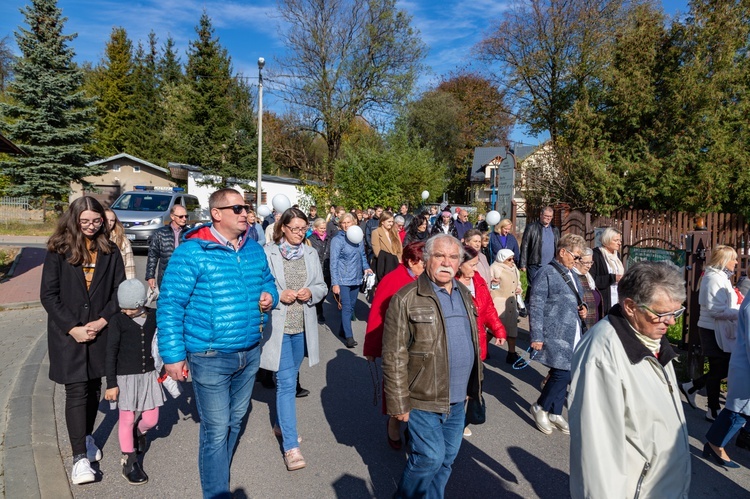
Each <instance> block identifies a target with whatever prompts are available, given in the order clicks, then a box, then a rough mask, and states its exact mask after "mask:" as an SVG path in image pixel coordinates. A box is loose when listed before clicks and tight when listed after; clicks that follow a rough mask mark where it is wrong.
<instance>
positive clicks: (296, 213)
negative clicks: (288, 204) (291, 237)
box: [273, 208, 307, 244]
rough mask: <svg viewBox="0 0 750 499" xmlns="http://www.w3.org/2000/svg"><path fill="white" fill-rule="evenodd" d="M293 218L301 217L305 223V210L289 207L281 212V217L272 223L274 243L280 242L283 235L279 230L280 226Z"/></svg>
mask: <svg viewBox="0 0 750 499" xmlns="http://www.w3.org/2000/svg"><path fill="white" fill-rule="evenodd" d="M295 218H301V219H302V220H304V221H305V223H307V215H305V212H303V211H302V210H298V209H297V208H289V209H288V210H286V211H285V212H284V213H282V214H281V218H279V221H278V222H276V223H275V224H273V242H274V243H276V244H279V243H280V242H281V238H282V237H284V234H283V233H282V232H281V227H283V226H284V225H287V224H288V223H289V222H291V221H292V220H294V219H295Z"/></svg>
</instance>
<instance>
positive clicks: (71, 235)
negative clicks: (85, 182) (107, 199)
mask: <svg viewBox="0 0 750 499" xmlns="http://www.w3.org/2000/svg"><path fill="white" fill-rule="evenodd" d="M84 211H93V212H96V213H97V214H99V216H100V217H101V219H102V224H101V225H100V226H99V230H98V231H97V232H96V234H94V237H93V238H91V239H90V240H89V239H88V238H87V237H86V236H85V235H84V234H83V231H81V225H80V222H79V220H80V218H81V213H83V212H84ZM113 250H114V244H113V243H111V242H110V240H109V226H108V225H107V214H106V213H105V212H104V207H103V206H102V205H101V203H99V201H97V200H96V199H94V198H92V197H91V196H83V197H81V198H78V199H76V200H75V201H73V202H72V203H70V206H69V207H68V211H66V212H65V213H63V214H62V216H61V217H60V220H58V221H57V228H55V232H54V234H52V236H51V237H50V238H49V241H47V251H50V252H52V253H59V254H61V255H65V254H67V253H70V256H69V257H68V263H70V264H71V265H81V264H82V263H84V262H90V260H91V255H90V252H91V251H98V252H101V253H105V254H109V253H112V251H113Z"/></svg>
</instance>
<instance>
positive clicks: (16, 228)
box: [0, 218, 57, 237]
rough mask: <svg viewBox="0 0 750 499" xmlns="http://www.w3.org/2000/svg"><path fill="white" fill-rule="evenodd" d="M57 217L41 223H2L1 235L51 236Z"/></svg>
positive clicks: (0, 224)
mask: <svg viewBox="0 0 750 499" xmlns="http://www.w3.org/2000/svg"><path fill="white" fill-rule="evenodd" d="M56 225H57V219H56V218H55V219H50V220H47V221H46V222H39V223H20V222H6V223H0V236H47V237H49V236H51V235H52V233H53V232H54V231H55V226H56Z"/></svg>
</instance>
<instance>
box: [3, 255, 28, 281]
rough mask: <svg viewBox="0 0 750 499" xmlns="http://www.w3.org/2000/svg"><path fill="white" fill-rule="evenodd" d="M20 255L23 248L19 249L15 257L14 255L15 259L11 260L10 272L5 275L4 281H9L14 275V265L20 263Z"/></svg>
mask: <svg viewBox="0 0 750 499" xmlns="http://www.w3.org/2000/svg"><path fill="white" fill-rule="evenodd" d="M22 254H23V248H21V249H20V250H19V251H18V254H17V255H16V257H15V258H14V259H13V263H12V264H11V266H10V270H8V273H7V274H6V275H5V279H10V278H11V277H13V274H15V273H16V265H18V262H20V261H21V255H22ZM5 279H3V280H5Z"/></svg>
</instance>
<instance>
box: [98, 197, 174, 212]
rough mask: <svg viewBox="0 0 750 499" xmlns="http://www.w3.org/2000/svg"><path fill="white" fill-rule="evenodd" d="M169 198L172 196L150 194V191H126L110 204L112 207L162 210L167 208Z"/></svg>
mask: <svg viewBox="0 0 750 499" xmlns="http://www.w3.org/2000/svg"><path fill="white" fill-rule="evenodd" d="M171 200H172V196H169V195H164V194H152V193H150V192H144V193H140V192H138V193H128V194H123V195H122V197H121V198H120V199H118V200H117V202H116V203H115V204H113V205H112V209H113V210H129V211H158V212H162V211H166V210H168V209H169V202H170V201H171Z"/></svg>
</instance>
